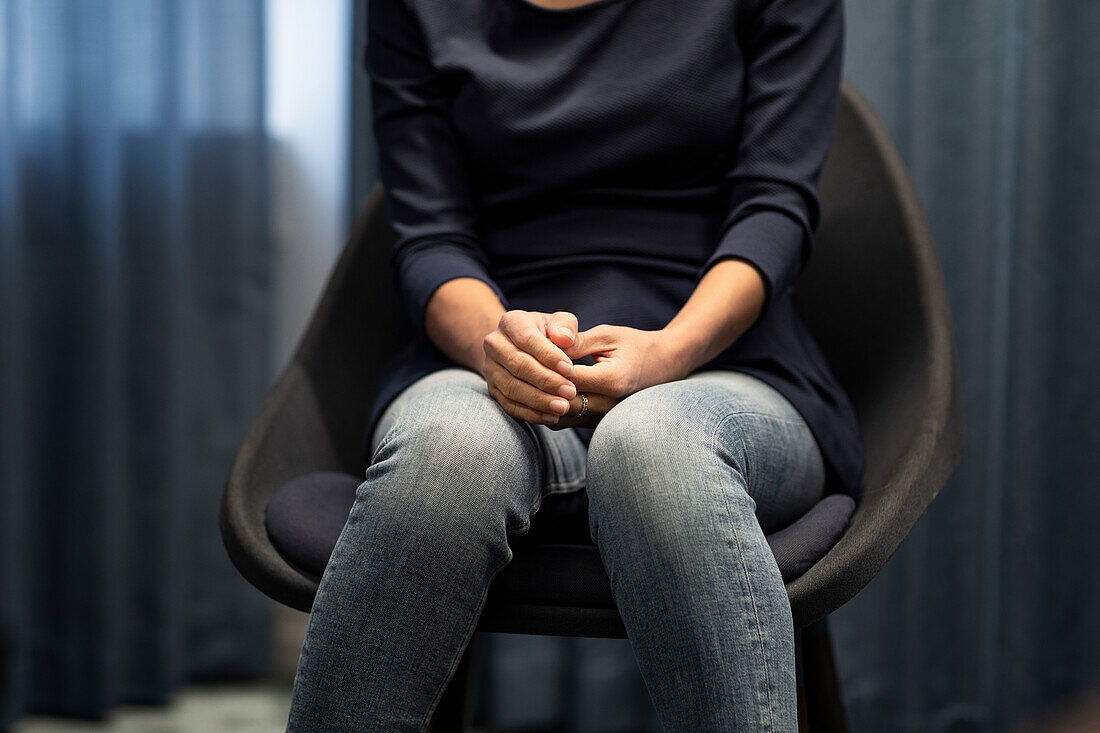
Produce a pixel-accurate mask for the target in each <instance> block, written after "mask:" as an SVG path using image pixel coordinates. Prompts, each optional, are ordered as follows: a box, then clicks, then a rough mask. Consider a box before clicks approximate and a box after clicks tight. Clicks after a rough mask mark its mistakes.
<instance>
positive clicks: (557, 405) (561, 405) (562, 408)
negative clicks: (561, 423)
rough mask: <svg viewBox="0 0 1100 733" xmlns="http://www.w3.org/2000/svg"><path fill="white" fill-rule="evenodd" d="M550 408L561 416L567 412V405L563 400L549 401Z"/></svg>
mask: <svg viewBox="0 0 1100 733" xmlns="http://www.w3.org/2000/svg"><path fill="white" fill-rule="evenodd" d="M550 407H552V408H554V409H555V410H557V411H558V412H560V413H561V414H563V415H564V414H565V413H567V412H569V403H568V402H566V401H565V400H550Z"/></svg>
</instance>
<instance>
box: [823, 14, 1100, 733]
mask: <svg viewBox="0 0 1100 733" xmlns="http://www.w3.org/2000/svg"><path fill="white" fill-rule="evenodd" d="M848 23H849V39H850V48H849V51H848V70H849V73H850V75H851V77H852V78H853V80H854V81H855V82H856V84H857V86H858V87H859V88H860V89H861V90H863V91H864V92H865V93H866V94H867V95H868V96H869V97H870V98H871V101H872V102H873V103H874V105H875V107H876V108H877V109H878V110H879V112H880V114H881V115H882V116H883V117H884V119H885V121H886V123H887V125H888V127H889V128H890V130H891V132H892V133H893V135H894V137H895V139H896V141H897V144H898V147H899V148H900V150H901V152H902V155H903V157H904V158H905V160H906V162H907V163H908V164H909V166H910V168H911V170H912V173H913V176H914V179H915V180H916V183H917V188H918V189H919V192H920V195H921V197H922V199H923V202H924V206H925V209H926V211H927V213H928V216H929V219H930V221H931V225H932V229H933V232H934V234H935V236H936V239H937V242H938V244H939V251H940V257H941V260H942V263H943V267H944V271H945V275H946V278H947V285H948V289H949V291H950V293H949V295H950V299H951V306H952V309H953V312H954V317H955V325H956V329H957V336H958V342H959V349H960V358H961V362H962V370H963V382H964V391H965V400H966V403H965V404H966V413H967V449H966V454H965V456H964V458H963V461H962V463H961V464H960V466H959V469H958V471H957V472H956V474H955V476H954V477H953V478H952V480H951V481H950V483H949V484H948V485H947V487H946V488H945V489H944V490H943V493H942V494H941V495H940V497H939V498H937V499H936V501H935V502H933V504H932V506H931V508H930V510H929V511H928V513H927V514H926V515H925V517H924V518H923V519H922V520H921V521H920V522H919V523H918V524H917V527H916V529H915V530H914V532H913V533H912V534H911V536H910V537H909V539H908V540H907V541H906V542H905V544H904V545H903V546H902V548H901V550H899V552H898V554H897V555H895V556H894V558H893V559H892V560H891V561H890V563H889V564H888V565H887V567H886V569H885V571H884V572H883V573H882V574H881V575H880V576H879V577H878V578H876V580H875V581H874V582H872V584H871V585H870V586H869V587H868V588H867V589H866V590H864V592H863V593H861V594H860V595H859V596H857V597H856V598H855V599H854V600H853V601H852V602H851V603H850V604H848V605H847V606H846V607H845V608H843V609H841V611H839V612H838V613H836V614H835V624H834V629H836V631H837V637H838V638H837V645H838V647H839V648H838V654H839V661H840V664H841V671H842V676H843V683H844V687H845V691H846V693H847V698H848V704H849V709H850V711H851V714H852V718H853V728H854V729H855V730H862V731H881V730H891V731H979V730H980V731H1000V730H1005V729H1006V728H1007V726H1009V725H1010V724H1013V723H1016V722H1018V721H1021V720H1026V719H1033V718H1034V717H1036V716H1040V715H1042V714H1044V713H1046V712H1048V711H1050V710H1051V709H1053V708H1057V707H1059V706H1063V705H1069V704H1074V703H1075V702H1077V701H1078V700H1079V699H1080V698H1081V697H1083V696H1085V695H1087V694H1089V691H1090V690H1091V692H1092V694H1097V693H1098V692H1100V624H1098V623H1097V621H1098V620H1100V572H1098V571H1097V567H1098V566H1100V541H1098V540H1097V532H1096V522H1097V517H1098V515H1100V380H1098V374H1100V316H1098V314H1100V288H1098V287H1097V285H1098V284H1100V208H1098V204H1100V63H1098V62H1097V56H1096V45H1097V42H1098V39H1100V3H1096V2H1091V1H1086V0H1067V1H1066V2H1042V1H1041V0H1031V1H1027V2H1025V1H1024V0H982V1H977V0H975V1H974V2H963V3H960V2H954V1H953V0H928V1H927V2H917V3H914V2H906V1H905V0H888V1H886V2H884V0H858V1H857V0H849V3H848Z"/></svg>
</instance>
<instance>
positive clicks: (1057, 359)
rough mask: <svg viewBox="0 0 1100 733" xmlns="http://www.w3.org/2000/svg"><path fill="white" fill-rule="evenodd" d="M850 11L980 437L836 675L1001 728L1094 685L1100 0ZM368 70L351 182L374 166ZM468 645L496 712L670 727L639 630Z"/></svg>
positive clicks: (873, 597)
mask: <svg viewBox="0 0 1100 733" xmlns="http://www.w3.org/2000/svg"><path fill="white" fill-rule="evenodd" d="M358 5H360V6H365V2H361V3H358ZM362 9H363V8H362V7H360V8H359V10H360V12H361V11H362ZM846 13H847V23H848V33H847V45H846V60H845V74H846V76H847V77H848V78H849V79H851V80H852V81H853V82H854V83H855V85H856V87H857V88H859V89H860V91H862V92H863V93H864V94H865V95H866V96H868V97H869V99H870V101H871V103H872V104H873V106H874V107H875V109H876V110H877V111H878V113H879V114H880V116H881V117H882V118H883V119H884V121H885V123H886V125H887V127H888V129H889V130H890V132H891V133H892V135H893V136H894V138H895V142H896V144H897V146H898V148H899V149H900V151H901V154H902V157H903V158H904V159H905V161H906V163H907V164H908V166H909V167H910V169H911V172H912V175H913V178H914V181H915V182H916V185H917V189H918V192H919V194H920V197H921V199H922V201H923V203H924V206H925V209H926V212H927V214H928V217H929V220H930V223H931V226H932V230H933V233H934V235H935V237H936V240H937V244H938V247H939V252H940V258H941V261H942V264H943V268H944V273H945V276H946V279H947V285H948V289H949V294H950V299H951V306H952V309H953V313H954V318H955V325H956V336H957V339H958V345H959V350H960V360H961V363H962V370H963V382H964V392H965V405H966V412H967V452H966V455H965V456H964V458H963V461H962V463H961V464H960V466H959V468H958V470H957V471H956V473H955V475H954V476H953V477H952V479H951V480H950V482H949V483H948V484H947V486H946V487H945V488H944V489H943V492H942V493H941V495H940V497H939V498H938V499H937V500H936V501H935V502H934V503H933V505H932V507H931V508H930V510H929V511H928V513H927V514H926V515H925V516H924V517H923V519H922V520H921V521H920V522H919V523H918V525H917V527H916V529H915V530H914V532H913V533H912V534H911V536H910V537H909V539H908V540H906V542H905V543H904V544H903V545H902V547H901V549H900V550H899V551H898V553H897V554H896V555H895V556H894V557H893V559H892V560H891V561H890V563H889V564H888V565H887V567H886V569H885V570H884V571H883V572H882V573H881V574H880V576H879V577H878V578H876V579H875V580H874V581H873V582H872V583H871V584H870V586H868V587H867V588H866V589H865V590H864V591H863V592H862V593H861V594H860V595H858V596H857V597H856V598H855V599H854V600H853V601H852V602H851V603H849V604H848V605H847V606H845V607H844V608H843V609H841V610H840V611H838V612H837V613H836V614H834V615H833V617H832V628H833V631H834V636H835V644H836V647H837V656H838V663H839V667H840V671H841V676H842V683H843V685H844V694H845V698H846V701H847V705H848V708H849V713H850V717H851V724H852V729H853V730H854V731H868V732H869V733H870V732H872V731H873V732H877V731H913V732H916V731H952V732H961V731H1001V730H1005V729H1006V727H1007V726H1010V725H1013V724H1016V723H1019V722H1021V721H1024V720H1031V719H1034V718H1036V717H1038V716H1043V715H1045V714H1048V713H1050V712H1051V711H1052V710H1055V709H1057V708H1059V707H1063V706H1067V705H1073V704H1074V703H1075V702H1077V701H1079V700H1080V699H1082V698H1084V697H1086V696H1088V695H1089V694H1090V692H1091V694H1097V692H1098V688H1100V624H1098V623H1097V622H1098V620H1100V573H1098V572H1097V570H1096V568H1097V567H1100V541H1098V540H1097V539H1096V537H1097V533H1096V530H1095V526H1096V522H1097V517H1098V516H1100V478H1098V477H1100V378H1098V375H1100V316H1098V314H1100V287H1097V284H1098V283H1100V208H1098V206H1100V63H1098V62H1097V57H1096V45H1097V43H1098V41H1100V3H1097V2H1092V1H1091V0H1067V1H1066V2H1042V0H973V1H972V2H958V1H957V0H926V1H925V2H911V1H907V0H848V1H847V3H846ZM362 22H363V21H362V19H359V20H357V22H356V24H355V25H356V27H357V28H359V27H360V26H361V25H362ZM362 42H363V41H362V38H360V39H359V43H358V44H357V48H358V47H360V46H361V44H362ZM363 77H364V75H363V72H362V70H361V69H357V72H356V105H355V114H356V121H355V127H354V129H356V130H358V131H359V134H358V136H357V139H356V141H355V145H356V149H357V154H356V175H355V176H354V181H355V197H356V199H355V200H356V201H362V198H363V196H364V195H365V192H366V190H367V187H368V186H369V184H370V183H372V182H373V181H374V180H375V178H376V176H377V173H376V165H375V159H374V157H373V155H374V154H373V152H372V146H373V145H374V143H373V141H371V139H370V138H369V126H367V124H366V122H365V121H366V120H367V119H369V98H368V96H367V91H366V84H365V81H364V78H363ZM364 131H366V132H364ZM475 643H478V644H482V645H484V646H485V648H487V649H488V650H489V652H490V655H489V660H488V663H487V668H486V670H484V675H485V676H484V680H485V683H486V684H485V687H484V688H483V703H484V704H483V716H484V719H485V720H486V721H487V722H489V723H493V724H497V725H505V726H512V727H521V726H547V727H555V726H556V727H557V729H561V730H575V731H626V730H658V727H657V725H656V721H655V718H654V715H653V711H652V709H651V708H650V706H649V703H648V699H647V698H646V696H645V686H644V683H643V682H642V681H641V679H640V677H639V675H638V671H637V668H636V665H634V663H633V658H632V656H631V651H630V647H629V644H628V642H626V641H620V640H597V639H585V640H576V639H559V638H549V637H523V636H510V635H502V634H479V635H478V636H477V637H475Z"/></svg>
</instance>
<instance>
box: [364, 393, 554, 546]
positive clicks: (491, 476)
mask: <svg viewBox="0 0 1100 733" xmlns="http://www.w3.org/2000/svg"><path fill="white" fill-rule="evenodd" d="M540 460H541V459H540V456H539V453H538V448H537V446H536V444H535V442H534V437H533V436H532V435H531V434H529V432H528V431H526V430H525V429H524V427H523V426H522V425H521V424H520V423H519V422H518V421H516V420H515V419H513V418H512V417H511V416H509V415H508V414H507V413H505V412H504V411H503V410H502V409H501V408H500V407H499V406H498V405H497V404H496V403H495V402H494V401H493V400H492V398H491V397H489V396H488V394H487V393H485V392H479V391H478V390H476V389H468V390H449V391H443V392H438V393H435V394H434V395H430V396H428V397H427V398H426V399H417V400H410V401H408V402H407V403H406V404H405V405H404V406H403V410H402V412H401V413H400V415H399V417H398V419H397V420H395V421H394V423H393V425H392V426H391V427H390V429H389V430H388V431H387V432H386V434H385V435H384V436H383V438H382V440H381V442H380V443H379V446H378V450H377V451H376V453H375V456H374V460H373V461H372V463H371V466H370V467H369V468H368V469H367V481H366V482H365V483H364V484H363V485H362V486H361V487H360V494H361V496H360V500H363V499H368V500H370V501H373V502H385V504H386V506H387V507H388V510H389V511H391V512H393V513H394V514H395V515H398V516H403V517H405V518H406V519H407V520H408V521H409V522H415V523H419V524H422V525H424V527H425V529H426V531H438V530H442V529H445V528H450V529H454V528H455V527H459V528H467V529H471V530H473V529H475V528H489V527H498V526H499V527H504V526H509V527H514V526H516V525H518V524H522V522H523V521H524V517H523V511H522V510H523V509H524V508H526V506H527V504H529V503H530V500H531V497H532V496H533V493H532V492H533V491H534V489H535V488H536V487H537V486H538V481H539V477H540V475H541V474H540V471H541V463H540Z"/></svg>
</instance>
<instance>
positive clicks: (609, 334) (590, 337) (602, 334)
mask: <svg viewBox="0 0 1100 733" xmlns="http://www.w3.org/2000/svg"><path fill="white" fill-rule="evenodd" d="M614 341H615V329H614V328H613V327H612V326H609V325H607V324H604V323H601V324H600V325H598V326H593V327H592V328H590V329H588V330H586V331H581V332H580V333H578V334H577V337H576V339H574V341H573V344H572V345H571V346H569V347H568V348H566V349H565V355H566V356H568V357H569V358H570V359H580V358H582V357H585V356H588V355H589V354H591V353H594V352H597V351H600V350H601V349H606V348H608V347H609V346H612V345H613V344H614Z"/></svg>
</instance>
